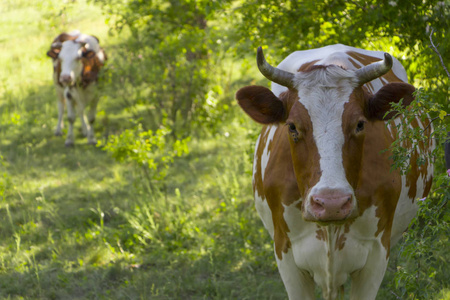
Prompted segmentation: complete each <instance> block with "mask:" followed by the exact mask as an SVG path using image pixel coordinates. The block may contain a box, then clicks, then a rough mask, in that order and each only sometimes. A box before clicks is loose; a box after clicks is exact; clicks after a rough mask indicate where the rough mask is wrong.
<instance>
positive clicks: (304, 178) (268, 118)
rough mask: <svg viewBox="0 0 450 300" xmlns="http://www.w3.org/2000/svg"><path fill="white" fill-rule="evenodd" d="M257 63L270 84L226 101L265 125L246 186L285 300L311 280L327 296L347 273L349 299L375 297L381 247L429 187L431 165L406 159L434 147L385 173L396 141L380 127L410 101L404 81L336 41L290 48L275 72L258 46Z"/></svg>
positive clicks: (387, 66)
mask: <svg viewBox="0 0 450 300" xmlns="http://www.w3.org/2000/svg"><path fill="white" fill-rule="evenodd" d="M258 67H259V68H260V70H261V72H262V73H263V75H265V76H266V77H267V78H268V79H270V80H272V81H274V82H275V83H273V85H272V91H270V90H268V89H266V88H264V87H258V86H249V87H245V88H242V89H241V90H239V92H238V93H237V94H236V98H237V99H238V101H239V104H240V105H241V107H242V108H243V110H244V111H245V112H246V113H248V114H249V115H250V116H251V117H252V118H253V119H254V120H255V121H257V122H259V123H262V124H264V125H266V126H265V127H264V128H263V130H262V133H261V135H260V137H259V138H258V141H257V144H256V148H255V159H254V165H253V189H254V196H255V203H256V209H257V211H258V213H259V215H260V217H261V219H262V221H263V223H264V225H265V227H266V228H267V230H268V231H269V233H270V235H271V236H272V238H273V239H274V248H275V249H274V250H275V256H276V259H277V263H278V268H279V271H280V274H281V277H282V279H283V282H284V284H285V287H286V290H287V292H288V295H289V298H290V299H314V283H316V284H317V285H319V286H320V287H321V288H322V291H323V296H324V298H325V299H335V298H336V297H337V296H338V293H339V292H340V291H341V287H342V285H343V284H344V283H345V281H346V280H347V278H348V277H351V279H352V288H351V292H350V298H351V299H355V300H356V299H375V297H376V294H377V291H378V288H379V285H380V283H381V281H382V279H383V276H384V273H385V270H386V265H387V261H388V258H389V251H390V247H391V246H392V245H393V244H394V243H395V242H396V241H397V240H398V239H399V238H400V236H401V234H402V232H403V231H404V230H405V229H406V228H407V226H408V225H409V223H410V221H411V219H412V218H413V217H414V215H415V213H416V210H417V205H416V204H415V200H416V198H418V197H420V198H422V197H424V196H426V194H427V193H428V191H429V189H430V186H431V179H432V165H431V163H429V162H426V164H425V165H423V166H420V167H419V166H417V164H416V162H415V158H416V155H417V154H418V152H421V151H430V150H431V149H432V148H433V147H434V145H433V144H432V142H430V144H429V145H422V147H420V149H418V150H417V151H416V152H415V153H414V155H413V157H412V158H411V166H412V170H411V172H410V173H408V174H407V175H406V176H400V174H399V172H390V165H391V163H392V162H391V160H390V158H389V155H390V154H389V153H388V152H382V150H384V149H387V148H388V147H389V145H390V143H392V141H393V140H394V138H395V136H396V131H395V128H394V127H392V129H387V128H386V126H385V122H389V119H390V118H392V116H393V114H389V115H387V116H386V117H385V114H386V112H387V111H389V109H390V104H389V103H390V102H398V101H399V100H400V99H402V98H403V99H404V100H403V103H404V105H409V103H410V102H411V101H413V99H414V96H413V92H414V87H412V86H411V85H409V84H407V83H406V82H407V78H406V73H405V71H404V69H403V68H402V66H401V64H400V63H399V62H398V61H397V60H395V59H392V58H391V57H390V56H389V55H385V54H384V53H382V52H374V51H366V50H361V49H356V48H352V47H347V46H343V45H333V46H328V47H324V48H321V49H315V50H308V51H299V52H295V53H293V54H291V55H290V56H288V57H287V58H286V59H285V60H284V61H283V62H282V63H281V64H280V65H279V66H278V68H273V67H271V66H270V65H268V64H267V63H266V62H265V60H264V57H263V55H262V51H261V50H259V51H258ZM428 124H429V121H428V120H425V121H421V120H416V123H415V125H413V126H421V127H422V128H425V127H426V126H427V125H428ZM428 128H429V130H428V131H427V132H426V133H427V134H430V133H431V127H428ZM407 146H408V145H405V147H407Z"/></svg>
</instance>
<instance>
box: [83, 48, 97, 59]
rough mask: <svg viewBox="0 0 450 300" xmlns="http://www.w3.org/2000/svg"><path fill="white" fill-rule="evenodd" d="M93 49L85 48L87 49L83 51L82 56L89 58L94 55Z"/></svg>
mask: <svg viewBox="0 0 450 300" xmlns="http://www.w3.org/2000/svg"><path fill="white" fill-rule="evenodd" d="M95 54H96V53H95V51H92V50H87V51H83V57H85V58H87V59H91V58H93V57H94V56H95Z"/></svg>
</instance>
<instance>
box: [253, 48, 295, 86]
mask: <svg viewBox="0 0 450 300" xmlns="http://www.w3.org/2000/svg"><path fill="white" fill-rule="evenodd" d="M256 61H257V63H258V68H259V71H261V73H262V74H263V75H264V77H266V78H267V79H269V80H271V81H273V82H275V83H278V84H280V85H282V86H285V87H287V88H291V87H293V86H294V83H293V79H294V74H292V73H290V72H287V71H283V70H280V69H278V68H275V67H272V66H271V65H269V63H268V62H267V61H266V59H265V58H264V54H263V51H262V48H261V47H258V51H257V53H256Z"/></svg>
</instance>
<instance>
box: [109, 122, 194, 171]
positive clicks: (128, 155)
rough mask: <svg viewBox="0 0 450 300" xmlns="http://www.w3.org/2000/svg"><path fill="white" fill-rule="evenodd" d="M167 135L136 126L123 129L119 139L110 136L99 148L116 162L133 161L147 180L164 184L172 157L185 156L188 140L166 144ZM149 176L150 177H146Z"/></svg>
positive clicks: (163, 132)
mask: <svg viewBox="0 0 450 300" xmlns="http://www.w3.org/2000/svg"><path fill="white" fill-rule="evenodd" d="M169 134H170V131H169V130H168V129H167V128H165V127H161V128H159V129H158V130H156V132H153V131H152V130H147V131H144V130H143V129H142V125H141V124H138V125H137V126H136V128H134V129H126V130H124V131H123V132H122V133H121V134H120V135H111V136H109V140H108V141H107V143H106V144H105V145H104V146H103V147H104V150H106V151H107V152H109V153H110V154H111V155H112V157H113V158H114V159H116V160H117V161H133V162H135V163H137V164H138V165H140V166H143V167H144V169H145V171H146V172H145V174H147V176H148V177H149V179H156V180H164V179H165V177H166V175H167V170H168V169H169V167H170V165H171V164H172V163H173V161H174V158H175V157H180V156H182V155H185V154H188V147H187V143H188V142H189V140H190V138H189V137H187V138H185V139H182V140H176V141H175V142H173V143H170V141H168V140H167V137H168V135H169ZM149 172H150V174H149Z"/></svg>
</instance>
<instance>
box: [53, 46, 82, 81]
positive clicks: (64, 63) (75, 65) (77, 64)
mask: <svg viewBox="0 0 450 300" xmlns="http://www.w3.org/2000/svg"><path fill="white" fill-rule="evenodd" d="M82 54H83V53H82V46H81V44H80V43H77V42H75V41H65V42H64V43H63V44H62V47H61V52H60V53H59V56H58V58H59V60H60V62H61V74H60V76H59V80H60V81H61V83H63V84H65V85H73V84H75V81H76V80H77V77H78V76H80V74H81V72H82V69H83V64H82V62H81V57H82Z"/></svg>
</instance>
